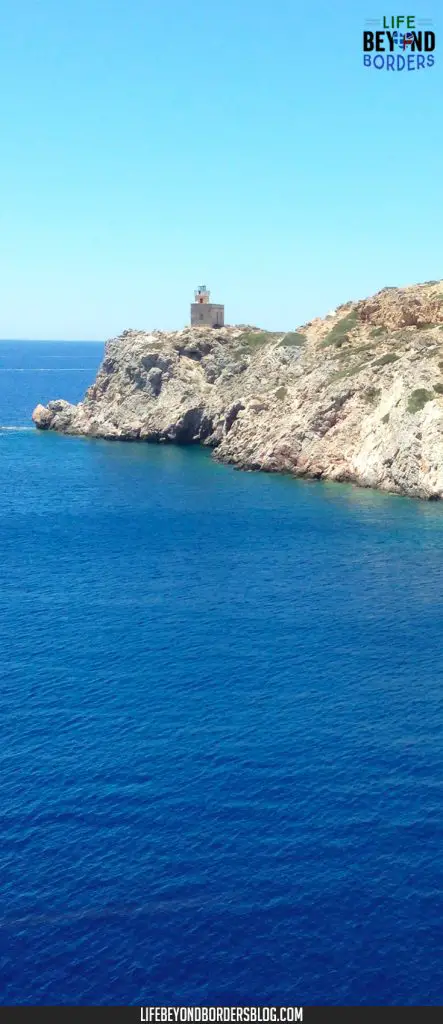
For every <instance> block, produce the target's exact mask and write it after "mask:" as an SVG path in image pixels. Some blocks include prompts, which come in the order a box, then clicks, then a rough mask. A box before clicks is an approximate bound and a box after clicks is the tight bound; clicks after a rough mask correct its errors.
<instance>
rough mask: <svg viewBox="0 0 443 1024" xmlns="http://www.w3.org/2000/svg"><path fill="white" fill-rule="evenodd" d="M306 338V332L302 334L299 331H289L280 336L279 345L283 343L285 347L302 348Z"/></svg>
mask: <svg viewBox="0 0 443 1024" xmlns="http://www.w3.org/2000/svg"><path fill="white" fill-rule="evenodd" d="M306 340H307V339H306V334H302V333H301V332H300V331H290V332H289V334H285V336H284V338H282V340H281V342H280V345H284V346H285V348H302V346H303V345H306Z"/></svg>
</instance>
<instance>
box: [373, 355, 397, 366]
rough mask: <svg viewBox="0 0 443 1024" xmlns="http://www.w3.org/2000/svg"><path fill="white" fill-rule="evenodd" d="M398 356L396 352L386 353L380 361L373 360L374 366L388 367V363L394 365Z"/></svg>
mask: <svg viewBox="0 0 443 1024" xmlns="http://www.w3.org/2000/svg"><path fill="white" fill-rule="evenodd" d="M398 358H399V356H398V355H397V353H396V352H386V353H385V355H384V356H380V359H375V360H374V366H388V364H389V363H396V362H397V359H398Z"/></svg>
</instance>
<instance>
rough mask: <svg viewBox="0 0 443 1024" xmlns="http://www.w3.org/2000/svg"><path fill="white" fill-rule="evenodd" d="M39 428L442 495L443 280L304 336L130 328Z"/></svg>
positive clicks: (331, 320) (356, 310)
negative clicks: (201, 447)
mask: <svg viewBox="0 0 443 1024" xmlns="http://www.w3.org/2000/svg"><path fill="white" fill-rule="evenodd" d="M33 419H34V422H35V424H36V426H37V427H38V428H39V429H40V430H56V431H59V432H61V433H65V434H84V435H89V436H92V437H102V438H109V439H121V440H128V441H132V440H134V441H152V442H175V443H179V444H192V443H201V444H205V445H209V446H212V447H213V448H214V454H215V457H216V458H217V459H219V460H221V461H223V462H229V463H232V464H234V465H236V466H238V467H239V468H242V469H254V470H267V471H270V472H285V473H293V474H294V475H296V476H309V477H315V478H323V479H329V480H339V481H352V482H354V483H357V484H361V485H363V486H366V487H377V488H379V489H381V490H385V491H392V492H396V493H400V494H409V495H412V496H414V497H418V498H427V499H432V498H442V497H443V281H431V282H427V283H426V284H423V285H414V286H411V287H407V288H384V289H383V290H382V291H380V292H378V293H377V294H376V295H374V296H373V297H372V298H369V299H363V300H361V301H358V302H349V303H347V304H345V305H343V306H339V307H338V308H337V309H336V310H334V311H333V312H331V313H329V314H328V315H327V316H326V317H324V318H319V319H315V320H312V321H310V322H309V323H306V324H304V325H303V326H301V327H299V328H298V329H297V330H296V331H292V332H289V333H285V332H283V331H280V332H279V331H276V332H270V331H262V330H260V329H259V328H256V327H251V326H248V325H241V326H236V327H223V328H219V329H211V328H207V327H186V328H184V330H181V331H174V332H171V333H166V332H162V331H152V332H148V331H135V330H128V331H124V332H123V334H121V335H120V336H119V337H118V338H113V339H111V340H110V341H108V342H107V344H106V349H105V356H104V359H103V362H102V364H101V366H100V368H99V371H98V373H97V378H96V380H95V382H94V384H92V385H91V387H90V388H89V389H88V391H87V392H86V395H85V397H84V399H83V401H82V402H80V403H79V404H78V405H70V404H69V402H66V401H64V400H63V399H57V400H56V401H53V402H49V404H48V406H46V407H45V406H42V405H38V406H37V408H36V409H35V410H34V413H33Z"/></svg>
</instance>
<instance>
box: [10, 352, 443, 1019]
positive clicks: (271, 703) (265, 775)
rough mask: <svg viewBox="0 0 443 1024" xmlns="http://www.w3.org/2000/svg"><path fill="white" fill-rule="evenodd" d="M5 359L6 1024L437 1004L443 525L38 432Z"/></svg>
mask: <svg viewBox="0 0 443 1024" xmlns="http://www.w3.org/2000/svg"><path fill="white" fill-rule="evenodd" d="M101 355H102V346H101V345H97V344H92V343H91V344H87V343H79V344H77V343H74V342H72V343H44V342H33V343H19V342H16V343H12V342H10V343H8V342H2V343H0V428H1V429H0V474H1V480H0V550H1V563H0V564H1V589H0V630H1V640H0V670H1V683H0V700H1V714H0V819H1V821H0V824H1V843H0V883H1V904H0V1001H1V1003H2V1004H16V1003H24V1004H127V1003H131V1004H137V1005H155V1004H160V1005H162V1004H206V1003H209V1004H229V1005H237V1004H246V1005H249V1004H280V1005H285V1004H293V1005H300V1004H306V1005H309V1004H330V1005H333V1004H357V1005H358V1004H375V1005H380V1004H441V1003H442V1002H443V974H442V968H441V963H442V959H443V507H441V506H440V505H438V504H425V503H420V502H416V501H412V500H409V499H404V498H399V497H395V496H389V495H382V494H378V493H374V492H371V491H365V490H359V489H357V488H352V487H350V486H344V485H339V484H321V483H310V482H307V481H296V480H293V479H291V478H289V477H284V476H268V475H265V474H252V473H241V472H237V471H235V470H234V469H232V468H230V467H225V466H221V465H217V464H216V463H215V462H213V461H211V457H210V453H208V452H207V451H203V450H200V449H198V448H191V449H189V448H181V447H172V446H170V447H167V446H149V445H143V444H125V443H116V442H106V441H100V440H91V439H83V438H72V437H71V438H70V437H61V436H57V435H55V434H51V433H39V432H37V431H35V430H34V429H32V423H31V412H32V409H33V407H34V406H35V405H36V404H37V402H39V401H42V402H46V401H47V400H48V399H49V398H51V397H52V398H57V397H63V398H67V399H70V400H72V401H77V400H79V399H80V398H81V396H82V394H83V393H84V391H85V389H86V387H87V386H88V385H89V384H90V383H91V382H92V380H93V379H94V376H95V371H96V367H97V365H98V363H99V361H100V358H101Z"/></svg>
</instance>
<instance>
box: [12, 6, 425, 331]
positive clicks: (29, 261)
mask: <svg viewBox="0 0 443 1024" xmlns="http://www.w3.org/2000/svg"><path fill="white" fill-rule="evenodd" d="M0 10H1V14H2V25H1V34H0V80H1V88H0V131H1V143H2V144H1V160H0V194H1V206H0V275H1V276H0V280H1V288H0V337H4V338H5V337H8V338H48V339H49V338H72V339H73V338H78V339H81V338H85V339H102V338H106V337H108V336H110V335H114V334H116V333H118V332H120V331H121V330H123V329H124V328H126V327H142V328H155V327H157V328H165V329H172V328H176V327H177V328H179V327H181V326H183V325H184V324H185V323H186V321H187V319H188V315H189V302H190V300H191V297H192V292H193V289H194V286H195V285H197V284H199V283H201V282H205V283H207V284H209V286H210V287H211V289H212V296H213V299H214V301H219V302H224V303H225V305H226V318H227V321H228V322H230V323H237V322H241V323H256V324H259V325H260V326H263V327H268V328H276V329H282V328H285V329H289V328H292V327H294V326H297V325H298V324H300V323H302V322H304V321H305V320H307V319H310V318H312V317H314V316H318V315H323V314H324V313H326V312H327V311H328V310H330V309H331V308H333V307H335V306H336V305H338V304H339V303H341V302H345V301H347V300H348V299H350V298H359V297H363V296H365V295H368V294H371V293H372V292H374V291H376V290H377V289H379V288H382V287H384V286H385V285H402V284H408V283H412V282H414V281H423V280H428V279H431V278H441V277H443V242H442V239H443V203H442V182H443V173H442V172H443V168H442V154H443V131H442V120H443V118H442V95H443V89H442V87H443V75H442V68H443V37H441V36H440V23H441V19H439V8H438V6H437V3H436V0H429V2H427V0H426V2H421V0H420V2H419V3H415V4H414V5H413V6H411V8H410V9H408V10H407V11H404V12H403V11H402V9H401V8H398V9H397V8H393V9H392V10H390V9H388V8H386V9H385V8H384V7H382V6H381V5H380V3H379V0H364V3H362V2H361V0H342V2H340V3H338V4H331V3H330V0H327V2H326V0H320V2H317V3H315V4H314V6H313V7H310V6H308V5H307V4H300V3H298V2H297V0H274V2H273V3H268V2H264V0H255V2H253V0H224V2H219V0H205V2H203V0H191V2H188V3H187V2H185V0H161V2H160V0H125V2H123V0H75V2H74V0H63V2H60V0H2V3H1V6H0ZM411 12H412V13H413V14H415V15H416V16H417V17H431V18H432V19H433V21H434V28H435V31H436V36H437V48H436V66H435V67H434V68H432V69H426V70H424V71H419V72H409V73H407V72H403V73H397V72H395V73H394V72H389V73H388V72H386V71H375V70H373V69H372V68H371V69H368V68H364V67H363V56H362V31H363V27H364V21H365V19H366V18H376V17H381V16H382V15H383V14H391V13H394V14H398V13H405V14H406V13H411Z"/></svg>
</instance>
